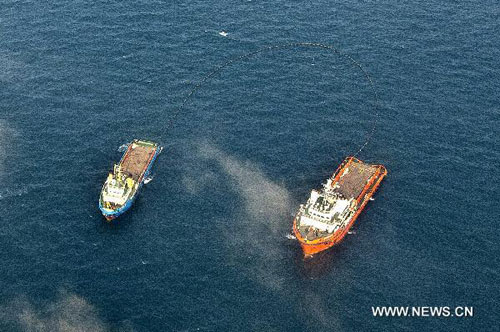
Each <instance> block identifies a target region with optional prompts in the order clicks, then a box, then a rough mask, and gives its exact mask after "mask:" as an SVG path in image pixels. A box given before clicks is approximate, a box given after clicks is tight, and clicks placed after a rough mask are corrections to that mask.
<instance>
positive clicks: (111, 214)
mask: <svg viewBox="0 0 500 332" xmlns="http://www.w3.org/2000/svg"><path fill="white" fill-rule="evenodd" d="M161 151H162V148H161V147H160V146H158V147H157V148H156V149H155V152H154V154H153V156H152V157H151V160H150V161H149V163H148V165H147V168H146V170H145V171H144V173H143V175H142V176H141V178H140V182H139V186H138V187H137V189H136V191H135V193H134V194H133V195H132V197H131V198H129V199H128V200H127V201H126V202H125V204H123V205H122V206H121V207H119V208H117V209H114V210H110V209H106V208H105V207H104V206H103V205H102V202H101V200H99V209H100V210H101V213H102V215H103V216H104V218H105V219H106V221H108V222H111V221H113V220H114V219H116V218H118V217H119V216H121V215H122V214H124V213H125V212H127V211H128V210H129V209H130V208H131V207H132V205H133V203H134V201H135V199H136V198H137V196H138V194H139V192H140V190H141V188H142V186H143V185H144V180H145V179H146V178H147V177H148V176H149V175H150V174H151V168H152V167H153V164H154V162H155V160H156V158H157V157H158V155H159V154H160V152H161ZM127 152H128V150H127V151H125V152H124V153H123V156H122V158H121V160H120V163H121V162H122V161H123V160H124V159H125V156H126V154H127Z"/></svg>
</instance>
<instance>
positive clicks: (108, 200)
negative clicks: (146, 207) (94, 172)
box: [99, 139, 163, 221]
mask: <svg viewBox="0 0 500 332" xmlns="http://www.w3.org/2000/svg"><path fill="white" fill-rule="evenodd" d="M162 149H163V148H162V147H161V146H159V144H157V143H154V142H151V141H145V140H138V139H135V140H133V141H132V142H131V143H129V144H128V146H127V149H126V151H125V152H124V153H123V156H122V158H121V160H120V162H119V163H118V165H114V167H113V172H112V173H111V172H110V173H109V174H108V178H107V179H106V182H104V185H103V186H102V190H101V195H100V197H99V209H100V210H101V212H102V214H103V216H104V217H105V218H106V220H108V221H111V220H113V219H115V218H117V217H118V216H120V215H121V214H123V213H125V211H127V210H128V209H130V207H131V206H132V204H133V202H134V200H135V199H136V198H137V195H138V194H139V191H140V189H141V187H142V185H143V184H144V183H145V181H147V179H148V177H149V175H150V174H151V167H152V165H153V163H154V161H155V160H156V157H158V155H159V154H160V153H161V151H162Z"/></svg>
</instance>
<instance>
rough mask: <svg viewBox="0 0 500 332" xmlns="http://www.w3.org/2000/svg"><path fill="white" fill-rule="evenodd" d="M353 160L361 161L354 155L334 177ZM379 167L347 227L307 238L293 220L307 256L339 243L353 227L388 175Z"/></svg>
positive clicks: (359, 200)
mask: <svg viewBox="0 0 500 332" xmlns="http://www.w3.org/2000/svg"><path fill="white" fill-rule="evenodd" d="M353 160H356V161H358V162H360V161H359V160H357V159H355V158H354V157H349V158H348V161H347V163H346V164H345V165H344V166H343V167H342V165H341V166H339V168H338V169H337V171H336V173H337V174H336V176H335V177H334V181H336V180H338V179H339V177H340V176H341V175H342V172H343V171H344V170H345V169H346V168H347V166H348V165H349V164H350V163H351V162H352V161H353ZM378 167H379V169H378V170H377V172H376V173H375V174H374V175H373V176H372V178H371V179H370V181H369V182H368V183H367V184H366V185H365V187H364V188H363V191H362V193H361V194H360V195H359V197H358V202H361V206H360V207H359V208H358V210H357V211H356V213H355V214H354V216H353V217H352V219H351V221H350V222H349V224H348V225H347V227H346V228H344V229H339V230H337V231H336V232H335V233H333V234H332V235H329V236H327V237H323V238H319V239H314V240H307V239H306V238H304V237H303V236H302V235H301V234H300V232H299V230H298V229H297V221H296V219H294V220H293V232H294V234H295V237H296V238H297V240H298V241H299V242H300V246H301V247H302V251H303V252H304V256H305V257H310V256H312V255H314V254H317V253H318V252H321V251H323V250H326V249H328V248H331V247H332V246H334V245H335V244H337V243H339V242H340V241H341V240H342V239H343V238H344V237H345V236H346V234H347V233H348V232H349V230H350V229H351V227H352V225H353V224H354V222H355V221H356V219H357V218H358V216H359V214H360V213H361V211H363V209H364V208H365V206H366V204H367V203H368V201H369V200H370V198H371V197H372V196H373V194H374V193H375V191H376V190H377V188H378V187H379V186H380V182H382V179H383V178H384V177H385V176H386V175H387V170H386V169H385V167H384V166H382V165H379V166H378ZM368 188H371V189H370V191H368Z"/></svg>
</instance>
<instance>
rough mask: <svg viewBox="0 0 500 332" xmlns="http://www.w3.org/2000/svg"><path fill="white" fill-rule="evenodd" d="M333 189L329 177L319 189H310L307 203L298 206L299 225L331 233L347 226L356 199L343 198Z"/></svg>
mask: <svg viewBox="0 0 500 332" xmlns="http://www.w3.org/2000/svg"><path fill="white" fill-rule="evenodd" d="M335 189H336V188H334V187H332V182H331V180H330V179H329V180H328V181H327V183H326V184H324V185H323V188H322V189H321V190H313V191H311V196H310V197H309V199H308V200H307V203H306V204H305V205H301V206H300V210H299V213H298V215H297V217H298V219H297V221H298V223H299V224H300V227H304V226H305V227H313V228H314V229H315V230H318V231H320V232H328V233H333V232H335V231H336V230H338V229H339V228H343V227H345V226H347V224H348V223H349V220H350V218H351V217H352V215H353V214H354V211H355V209H356V200H355V199H354V198H351V199H346V198H344V197H343V196H342V195H341V194H340V193H338V192H336V191H335Z"/></svg>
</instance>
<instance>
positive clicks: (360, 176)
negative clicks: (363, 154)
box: [336, 160, 378, 199]
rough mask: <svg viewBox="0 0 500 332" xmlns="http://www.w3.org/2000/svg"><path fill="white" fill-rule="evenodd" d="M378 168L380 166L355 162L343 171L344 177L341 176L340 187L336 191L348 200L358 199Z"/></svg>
mask: <svg viewBox="0 0 500 332" xmlns="http://www.w3.org/2000/svg"><path fill="white" fill-rule="evenodd" d="M377 168H378V165H370V164H366V163H362V162H358V161H356V160H353V161H352V162H351V163H349V165H346V168H345V169H344V170H343V175H341V177H340V179H339V180H338V182H337V184H338V186H339V187H338V188H337V189H336V191H338V192H339V193H341V194H342V195H343V196H344V197H345V198H347V199H351V198H358V196H359V195H360V194H361V192H362V191H363V189H364V188H365V186H366V185H367V183H368V181H369V180H370V178H371V177H372V176H373V175H374V174H375V172H376V171H377ZM346 172H347V173H346Z"/></svg>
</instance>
